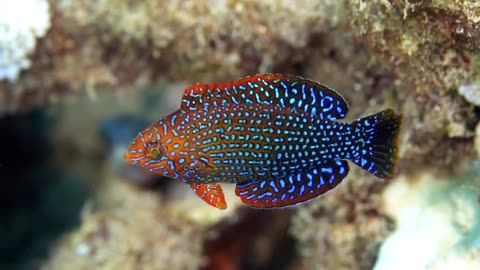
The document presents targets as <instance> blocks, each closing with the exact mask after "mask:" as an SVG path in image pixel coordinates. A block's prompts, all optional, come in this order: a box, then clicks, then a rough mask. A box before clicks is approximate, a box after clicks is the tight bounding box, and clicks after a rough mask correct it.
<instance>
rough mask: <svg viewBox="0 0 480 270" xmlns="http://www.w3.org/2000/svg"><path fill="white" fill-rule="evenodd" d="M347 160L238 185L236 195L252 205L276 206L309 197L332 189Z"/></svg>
mask: <svg viewBox="0 0 480 270" xmlns="http://www.w3.org/2000/svg"><path fill="white" fill-rule="evenodd" d="M348 171H349V169H348V163H347V161H345V160H336V161H332V162H329V163H326V164H323V165H322V166H321V167H320V168H315V169H311V170H309V171H307V172H301V173H297V174H293V175H290V176H287V177H283V178H278V179H271V180H270V179H269V180H259V181H252V182H248V183H245V184H237V187H236V188H235V194H237V196H239V197H240V198H241V199H242V202H244V203H246V204H248V205H250V206H251V207H254V208H279V207H285V206H290V205H294V204H297V203H301V202H305V201H308V200H311V199H313V198H315V197H318V196H320V195H322V194H323V193H325V192H327V191H329V190H331V189H333V188H335V187H336V186H337V185H338V184H340V183H341V182H342V180H343V179H344V178H345V176H347V174H348Z"/></svg>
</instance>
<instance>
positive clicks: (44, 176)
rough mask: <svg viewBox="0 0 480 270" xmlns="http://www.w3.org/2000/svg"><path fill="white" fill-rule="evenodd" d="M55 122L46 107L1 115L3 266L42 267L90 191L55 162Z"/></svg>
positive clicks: (0, 244)
mask: <svg viewBox="0 0 480 270" xmlns="http://www.w3.org/2000/svg"><path fill="white" fill-rule="evenodd" d="M52 125H53V121H52V119H51V118H49V117H48V116H47V113H46V112H45V111H43V110H36V111H34V112H31V113H28V114H17V115H7V116H3V117H0V149H1V152H0V179H1V180H2V182H1V183H2V187H1V188H0V231H2V232H3V236H2V241H0V269H38V268H39V265H40V264H41V263H42V261H43V260H45V259H46V258H47V256H48V252H49V249H50V248H51V246H52V244H53V241H54V240H56V239H58V237H59V236H60V235H61V234H62V233H65V232H66V231H68V230H70V229H72V228H73V227H74V226H75V225H77V224H79V222H80V210H81V208H82V205H83V203H84V201H85V199H86V197H87V195H88V193H89V192H88V190H87V189H86V187H85V186H84V185H83V184H82V183H83V181H82V179H78V178H77V177H75V176H73V175H69V174H67V173H66V172H64V171H62V169H61V168H58V167H57V166H56V165H55V163H54V161H53V158H52V155H53V151H52V143H51V140H50V134H49V132H50V128H51V126H52Z"/></svg>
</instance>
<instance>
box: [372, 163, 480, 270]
mask: <svg viewBox="0 0 480 270" xmlns="http://www.w3.org/2000/svg"><path fill="white" fill-rule="evenodd" d="M479 165H480V164H478V163H477V164H474V165H473V166H472V167H473V169H472V171H470V172H469V173H467V175H463V176H453V177H456V178H457V179H456V180H455V181H451V179H446V177H445V176H440V177H439V176H437V175H432V174H431V173H426V174H422V175H419V176H417V177H418V180H417V181H416V182H414V183H412V181H411V180H410V179H407V178H406V177H400V178H399V179H397V180H396V181H395V182H394V183H392V184H391V185H389V187H388V189H387V190H386V191H385V193H384V203H385V211H386V213H387V214H388V215H389V216H391V217H392V218H393V219H394V220H395V222H396V224H397V228H396V229H395V231H394V232H393V234H391V235H390V236H389V237H388V238H387V239H386V241H385V242H384V243H383V244H382V247H381V249H380V253H379V255H378V260H377V262H376V264H375V268H374V269H376V270H382V269H413V270H414V269H419V270H433V269H436V270H441V269H445V270H446V269H465V270H467V269H471V270H473V269H479V268H480V235H479V234H478V230H479V226H480V211H479V208H478V204H479V201H478V199H479V196H480V181H479V178H478V177H479V175H480V174H479V173H480V166H479ZM451 177H452V176H451ZM398 254H402V256H398ZM405 258H408V260H406V259H405Z"/></svg>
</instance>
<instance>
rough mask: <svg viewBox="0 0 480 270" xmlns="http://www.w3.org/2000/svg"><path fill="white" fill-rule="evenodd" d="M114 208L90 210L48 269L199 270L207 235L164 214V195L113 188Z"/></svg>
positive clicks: (122, 186) (120, 187) (112, 186)
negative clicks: (92, 211)
mask: <svg viewBox="0 0 480 270" xmlns="http://www.w3.org/2000/svg"><path fill="white" fill-rule="evenodd" d="M108 190H109V191H108V192H109V193H110V195H107V197H109V198H108V203H107V202H105V203H106V204H107V205H109V206H108V207H107V208H105V209H104V210H100V211H96V212H95V213H90V212H89V211H86V212H85V214H84V217H83V225H82V227H81V228H79V229H78V230H77V231H75V232H73V233H72V234H70V235H69V236H67V237H66V238H65V239H64V240H63V241H62V242H61V243H60V244H59V246H58V248H57V249H56V251H55V252H54V254H53V256H52V259H51V260H50V261H49V262H47V263H46V264H45V265H44V266H43V268H42V269H52V270H53V269H65V268H68V269H100V268H101V269H199V267H200V266H201V265H202V264H203V263H204V260H203V257H202V252H203V248H202V246H203V241H204V234H203V233H202V230H201V229H200V228H199V227H198V226H195V225H194V224H192V223H191V222H189V221H188V220H184V219H181V218H172V217H171V216H170V215H169V214H168V212H166V211H165V210H164V209H162V208H163V207H162V203H161V202H162V199H161V196H160V195H158V194H155V193H148V194H147V193H146V192H145V191H142V192H141V194H139V193H140V192H139V191H138V190H135V189H132V188H131V187H127V186H126V185H125V184H118V183H116V184H115V185H111V186H109V187H108Z"/></svg>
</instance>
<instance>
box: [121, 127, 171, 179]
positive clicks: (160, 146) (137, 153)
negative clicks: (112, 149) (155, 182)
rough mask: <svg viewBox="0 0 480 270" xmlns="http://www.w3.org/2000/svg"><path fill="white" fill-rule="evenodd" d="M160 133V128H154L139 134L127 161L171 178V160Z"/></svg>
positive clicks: (126, 155) (130, 148)
mask: <svg viewBox="0 0 480 270" xmlns="http://www.w3.org/2000/svg"><path fill="white" fill-rule="evenodd" d="M160 133H161V131H160V130H158V128H152V127H150V128H147V129H145V130H143V131H142V132H140V133H138V135H137V136H136V137H135V139H134V140H133V142H132V144H131V145H130V147H129V148H128V150H127V153H126V154H125V161H126V162H127V163H129V164H132V165H137V166H140V167H143V168H144V169H147V170H149V171H151V172H154V173H156V174H160V175H164V176H169V175H170V174H171V173H170V172H169V170H168V168H169V167H171V166H169V164H168V163H169V161H170V160H169V159H168V158H167V148H166V146H165V144H164V143H163V141H162V137H161V135H160ZM170 162H171V161H170Z"/></svg>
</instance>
